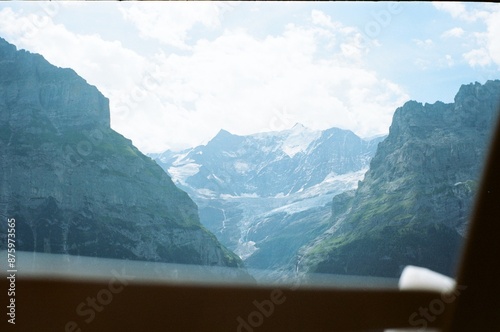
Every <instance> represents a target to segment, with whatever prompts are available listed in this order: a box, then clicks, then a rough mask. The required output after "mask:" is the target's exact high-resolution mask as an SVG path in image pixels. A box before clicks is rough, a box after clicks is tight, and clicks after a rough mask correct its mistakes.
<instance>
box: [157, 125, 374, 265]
mask: <svg viewBox="0 0 500 332" xmlns="http://www.w3.org/2000/svg"><path fill="white" fill-rule="evenodd" d="M381 140H382V138H377V139H373V140H363V139H361V138H359V137H358V136H356V135H355V134H354V133H352V132H351V131H348V130H341V129H338V128H331V129H328V130H324V131H314V130H310V129H308V128H305V127H304V126H302V125H300V124H296V125H295V126H294V127H293V128H291V129H288V130H284V131H278V132H268V133H259V134H254V135H248V136H238V135H234V134H231V133H229V132H227V131H225V130H221V131H220V132H219V133H218V134H217V135H216V136H215V137H214V138H213V139H212V140H211V141H210V142H209V143H208V144H207V145H203V146H198V147H195V148H193V149H189V150H186V151H181V152H172V151H167V152H165V153H162V154H157V155H151V156H152V157H153V158H154V159H155V160H156V161H157V162H158V163H159V164H160V165H161V166H162V167H163V168H164V169H165V170H166V171H167V172H168V173H169V174H170V175H171V176H172V178H173V180H174V182H175V183H176V184H177V185H178V186H179V187H181V188H182V189H184V190H186V191H187V192H188V193H189V195H190V196H191V197H192V198H193V200H194V201H195V202H196V203H197V204H198V206H199V208H200V218H201V222H202V223H203V224H204V225H205V226H206V227H207V228H208V229H209V230H211V231H212V232H213V233H214V234H216V236H217V237H218V239H219V240H220V241H221V242H222V243H223V244H224V245H226V246H227V247H228V248H230V249H232V250H233V251H235V252H236V253H237V254H238V255H240V257H241V258H243V259H244V261H245V265H246V266H247V267H249V268H257V269H267V270H273V271H277V270H287V271H290V270H295V257H296V254H297V251H298V249H299V248H300V247H301V246H303V245H305V244H307V243H308V242H309V241H311V240H313V239H314V238H315V237H316V236H318V235H320V234H321V233H323V232H324V231H325V230H326V229H327V228H328V219H329V216H330V210H331V208H330V206H329V205H330V201H331V198H332V197H333V196H334V195H335V194H338V193H341V192H343V191H345V190H349V189H353V188H355V187H356V186H357V183H358V181H359V180H361V179H362V177H363V174H364V172H365V171H366V170H367V168H368V164H369V162H370V159H371V158H372V157H373V155H374V154H375V150H376V147H377V144H378V142H380V141H381Z"/></svg>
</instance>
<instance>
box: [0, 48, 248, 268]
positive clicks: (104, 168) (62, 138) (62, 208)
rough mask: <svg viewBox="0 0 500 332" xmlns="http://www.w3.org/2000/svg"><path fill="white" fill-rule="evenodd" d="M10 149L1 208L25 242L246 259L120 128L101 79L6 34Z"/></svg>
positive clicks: (166, 257) (1, 128) (21, 245)
mask: <svg viewBox="0 0 500 332" xmlns="http://www.w3.org/2000/svg"><path fill="white" fill-rule="evenodd" d="M0 155H1V156H2V159H1V167H0V183H1V189H0V212H1V214H2V216H3V217H4V218H15V219H16V240H17V247H16V248H17V250H27V251H39V252H50V253H67V254H75V255H85V256H99V257H109V258H123V259H137V260H148V261H159V262H174V263H188V264H204V265H218V266H239V265H240V264H241V261H240V259H239V258H238V257H237V256H236V255H234V254H233V253H232V252H230V251H229V250H227V249H226V248H225V247H224V246H222V245H221V244H220V243H219V242H218V241H217V240H216V238H215V236H214V235H213V234H211V233H210V232H209V231H207V230H206V229H205V228H204V227H203V226H202V225H201V224H200V222H199V217H198V211H197V206H196V205H195V204H194V202H193V201H192V200H191V199H190V198H189V197H188V195H187V194H186V193H185V192H183V191H181V190H180V189H178V188H177V187H176V186H175V185H174V184H173V182H172V181H171V179H170V177H169V176H168V175H167V174H166V173H165V172H164V171H163V170H162V169H161V168H160V167H159V166H158V165H157V164H156V163H155V162H154V161H152V160H151V159H150V158H149V157H146V156H145V155H143V154H142V153H141V152H139V151H138V150H137V149H136V148H135V147H134V146H133V145H132V143H131V141H130V140H128V139H126V138H124V137H123V136H121V135H120V134H118V133H116V132H115V131H113V130H112V129H111V128H110V114H109V106H108V100H107V99H106V98H105V97H104V96H103V95H102V94H101V93H100V92H99V91H98V90H97V89H96V88H95V87H94V86H90V85H88V84H87V83H86V81H85V80H83V79H82V78H81V77H79V76H78V75H77V74H76V73H75V72H74V71H73V70H71V69H61V68H57V67H55V66H52V65H51V64H49V63H48V62H47V61H46V60H45V59H44V58H43V57H42V56H40V55H36V54H31V53H29V52H26V51H17V50H16V48H15V46H13V45H10V44H9V43H7V42H6V41H5V40H3V39H1V38H0ZM0 225H1V226H0V237H1V239H2V240H1V246H2V248H5V246H6V241H4V240H5V239H6V236H7V235H6V234H7V228H6V223H0Z"/></svg>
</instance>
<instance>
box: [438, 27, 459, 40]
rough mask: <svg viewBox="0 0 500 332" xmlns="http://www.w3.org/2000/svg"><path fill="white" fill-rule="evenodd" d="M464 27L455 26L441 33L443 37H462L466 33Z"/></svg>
mask: <svg viewBox="0 0 500 332" xmlns="http://www.w3.org/2000/svg"><path fill="white" fill-rule="evenodd" d="M464 32H465V31H464V29H462V28H460V27H455V28H452V29H449V30H446V31H445V32H443V33H442V34H441V37H442V38H450V37H456V38H460V37H462V36H463V35H464Z"/></svg>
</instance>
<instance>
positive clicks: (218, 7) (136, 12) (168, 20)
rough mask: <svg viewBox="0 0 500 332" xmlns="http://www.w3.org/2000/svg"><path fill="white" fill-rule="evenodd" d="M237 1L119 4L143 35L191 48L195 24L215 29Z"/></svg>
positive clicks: (126, 16) (123, 12)
mask: <svg viewBox="0 0 500 332" xmlns="http://www.w3.org/2000/svg"><path fill="white" fill-rule="evenodd" d="M234 5H235V4H233V3H231V2H228V3H224V2H222V3H221V2H218V3H213V2H210V1H207V2H199V3H197V4H196V6H193V5H192V4H190V3H187V2H184V1H179V2H172V3H169V4H168V6H166V5H165V4H164V3H161V2H149V3H141V4H131V5H130V6H126V7H125V6H123V7H120V9H121V13H122V15H123V17H124V19H126V20H128V21H130V22H132V23H133V24H134V25H135V27H136V28H137V29H138V30H139V32H140V34H141V36H142V37H144V38H152V39H156V40H158V41H160V42H161V43H164V44H166V45H171V46H174V47H177V48H180V49H189V48H190V46H189V45H188V43H187V39H188V32H189V30H191V29H192V28H193V27H194V26H195V25H196V24H201V25H203V27H204V28H209V29H213V28H216V27H219V26H220V18H221V15H222V14H223V13H224V12H225V11H227V10H230V9H231V7H232V6H234Z"/></svg>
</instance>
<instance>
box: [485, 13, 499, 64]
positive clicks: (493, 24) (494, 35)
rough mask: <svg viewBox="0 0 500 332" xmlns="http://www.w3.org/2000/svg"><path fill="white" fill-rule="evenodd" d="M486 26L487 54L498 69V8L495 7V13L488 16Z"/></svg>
mask: <svg viewBox="0 0 500 332" xmlns="http://www.w3.org/2000/svg"><path fill="white" fill-rule="evenodd" d="M497 5H498V4H497ZM486 24H487V26H488V29H487V37H486V38H487V42H486V43H487V49H488V53H489V55H490V57H491V59H492V60H493V61H494V62H495V63H496V64H497V66H498V67H499V68H500V6H497V8H496V11H495V12H493V13H491V14H490V15H489V17H488V18H487V20H486Z"/></svg>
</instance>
